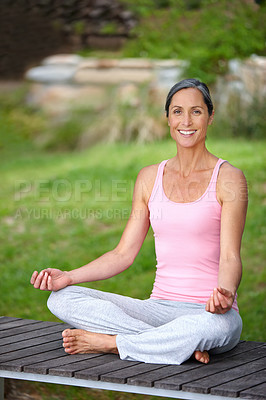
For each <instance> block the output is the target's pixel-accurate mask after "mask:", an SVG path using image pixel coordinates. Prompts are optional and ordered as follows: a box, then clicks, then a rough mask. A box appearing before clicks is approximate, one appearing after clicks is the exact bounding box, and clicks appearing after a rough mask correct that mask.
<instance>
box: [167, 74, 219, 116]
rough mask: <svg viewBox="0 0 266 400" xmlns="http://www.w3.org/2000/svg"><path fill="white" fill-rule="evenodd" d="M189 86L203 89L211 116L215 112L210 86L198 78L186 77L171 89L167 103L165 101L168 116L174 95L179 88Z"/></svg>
mask: <svg viewBox="0 0 266 400" xmlns="http://www.w3.org/2000/svg"><path fill="white" fill-rule="evenodd" d="M188 88H195V89H198V90H200V91H201V93H202V96H203V99H204V102H205V104H206V106H207V108H208V113H209V115H210V116H211V115H212V112H213V104H212V99H211V95H210V91H209V88H208V86H207V85H206V84H205V83H203V82H201V81H199V80H197V79H184V80H182V81H180V82H178V83H176V84H175V85H174V86H173V87H172V88H171V89H170V91H169V93H168V95H167V98H166V103H165V112H166V116H167V117H168V115H169V106H170V104H171V101H172V97H173V95H174V94H175V93H176V92H178V91H179V90H182V89H188Z"/></svg>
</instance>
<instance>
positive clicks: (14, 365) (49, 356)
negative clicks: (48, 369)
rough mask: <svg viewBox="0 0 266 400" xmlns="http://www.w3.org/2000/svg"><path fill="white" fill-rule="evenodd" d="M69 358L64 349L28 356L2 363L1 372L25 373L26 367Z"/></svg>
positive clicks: (0, 365)
mask: <svg viewBox="0 0 266 400" xmlns="http://www.w3.org/2000/svg"><path fill="white" fill-rule="evenodd" d="M64 356H66V357H67V353H65V351H64V349H63V347H61V348H60V349H55V350H54V349H53V350H51V351H46V352H45V353H37V354H33V355H30V354H28V355H26V356H25V357H22V358H19V359H14V360H9V361H4V362H2V363H0V370H7V371H18V372H20V371H23V368H24V367H25V366H26V365H31V364H32V363H38V362H43V361H45V360H49V361H50V360H53V359H55V358H58V357H64Z"/></svg>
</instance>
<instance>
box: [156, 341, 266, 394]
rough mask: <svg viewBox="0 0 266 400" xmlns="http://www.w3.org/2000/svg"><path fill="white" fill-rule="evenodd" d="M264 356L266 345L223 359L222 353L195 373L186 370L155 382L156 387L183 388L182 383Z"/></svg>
mask: <svg viewBox="0 0 266 400" xmlns="http://www.w3.org/2000/svg"><path fill="white" fill-rule="evenodd" d="M224 354H225V353H224ZM263 356H265V347H264V346H259V347H257V348H254V349H252V350H250V351H248V352H245V353H241V354H237V355H234V356H232V357H227V358H224V359H222V354H219V355H217V356H216V357H215V358H214V357H213V361H211V362H210V363H209V364H203V365H202V367H201V368H197V369H195V370H194V371H193V374H191V373H190V372H184V373H181V374H178V375H173V376H171V377H169V378H165V379H161V380H159V381H156V382H154V387H157V388H160V389H172V390H181V388H182V385H184V384H187V383H188V382H191V381H194V380H196V379H201V378H205V377H209V376H210V375H214V374H216V373H218V372H222V371H225V370H228V369H230V368H234V367H237V366H239V365H242V364H246V363H247V362H251V361H255V360H257V359H259V358H262V357H263Z"/></svg>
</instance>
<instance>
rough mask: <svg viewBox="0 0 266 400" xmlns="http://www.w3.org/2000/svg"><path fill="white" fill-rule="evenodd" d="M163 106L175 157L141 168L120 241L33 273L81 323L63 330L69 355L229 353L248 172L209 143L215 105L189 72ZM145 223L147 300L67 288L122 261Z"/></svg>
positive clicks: (236, 322)
mask: <svg viewBox="0 0 266 400" xmlns="http://www.w3.org/2000/svg"><path fill="white" fill-rule="evenodd" d="M165 110H166V116H167V118H168V125H169V127H170V133H171V136H172V138H173V140H174V141H175V142H176V146H177V153H176V156H175V157H173V158H171V159H169V160H165V161H163V162H162V163H160V164H156V165H151V166H148V167H145V168H143V169H142V170H141V171H140V173H139V175H138V177H137V180H136V184H135V188H134V194H133V203H132V213H131V216H130V218H129V220H128V223H127V225H126V228H125V230H124V232H123V234H122V237H121V240H120V242H119V244H118V246H117V247H116V248H115V249H114V250H112V251H109V252H107V253H105V254H104V255H102V256H101V257H99V258H97V259H96V260H94V261H92V262H90V263H89V264H87V265H85V266H83V267H81V268H78V269H74V270H72V271H61V270H58V269H53V268H47V269H44V270H43V271H41V272H40V273H38V272H37V271H35V272H34V273H33V275H32V278H31V283H32V284H33V285H34V287H35V288H39V289H41V290H51V291H53V292H52V294H51V296H50V297H49V300H48V307H49V309H50V310H51V311H52V312H53V313H54V314H55V315H56V316H57V317H59V318H60V319H62V320H63V321H65V322H67V323H69V324H71V325H72V326H74V327H75V328H78V329H67V330H65V331H64V332H63V346H64V348H65V351H66V352H67V353H69V354H76V353H98V352H99V353H116V354H119V356H120V358H121V359H124V360H138V361H143V362H149V363H163V364H181V363H182V362H184V361H185V360H187V359H188V358H190V357H191V356H193V355H194V357H195V358H196V360H198V361H200V362H203V363H208V362H209V351H211V352H213V353H221V352H225V351H228V350H230V349H232V348H233V347H234V346H236V344H237V343H238V341H239V338H240V333H241V329H242V321H241V317H240V316H239V313H238V308H237V302H236V291H237V288H238V286H239V283H240V280H241V270H242V265H241V258H240V246H241V238H242V233H243V229H244V224H245V217H246V210H247V186H246V180H245V177H244V175H243V173H242V172H241V171H240V170H238V169H237V168H235V167H233V166H232V165H230V164H229V163H228V162H227V161H224V160H222V159H219V158H217V157H216V156H215V155H213V154H211V153H210V152H209V151H208V150H207V148H206V146H205V139H206V133H207V128H208V126H209V125H210V124H211V123H212V121H213V115H214V111H213V105H212V101H211V98H210V94H209V90H208V88H207V86H206V85H205V84H204V83H202V82H200V81H198V80H195V79H185V80H183V81H181V82H179V83H177V84H176V85H174V86H173V87H172V89H171V90H170V92H169V94H168V96H167V100H166V106H165ZM136 215H137V216H138V217H137V218H135V216H136ZM150 224H151V225H152V228H153V230H154V236H155V247H156V256H157V272H156V279H155V283H154V287H153V291H152V294H151V297H150V299H147V300H139V299H132V298H129V297H125V296H120V295H117V294H112V293H103V292H99V291H96V290H92V289H88V288H84V287H80V286H73V285H75V284H78V283H83V282H91V281H96V280H101V279H107V278H110V277H112V276H114V275H117V274H119V273H120V272H122V271H124V270H125V269H127V268H128V267H129V266H130V265H131V264H132V263H133V261H134V259H135V257H136V255H137V254H138V252H139V250H140V248H141V245H142V243H143V241H144V239H145V236H146V234H147V232H148V229H149V226H150ZM140 279H141V277H140Z"/></svg>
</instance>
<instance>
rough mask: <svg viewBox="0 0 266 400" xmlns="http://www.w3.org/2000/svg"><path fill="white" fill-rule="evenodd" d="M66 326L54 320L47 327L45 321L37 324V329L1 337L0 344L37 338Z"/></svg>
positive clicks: (67, 326)
mask: <svg viewBox="0 0 266 400" xmlns="http://www.w3.org/2000/svg"><path fill="white" fill-rule="evenodd" d="M42 327H43V328H42ZM67 328H69V325H67V324H61V323H56V322H55V323H53V325H52V326H49V327H47V325H46V324H45V323H44V324H43V325H41V324H38V329H36V330H31V331H30V332H24V333H20V334H18V335H14V336H7V337H6V338H4V339H3V338H2V339H1V342H0V343H1V346H5V345H7V344H12V343H17V342H20V341H24V340H27V339H31V338H37V337H40V336H45V335H50V334H52V333H56V332H62V331H63V330H64V329H67Z"/></svg>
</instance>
